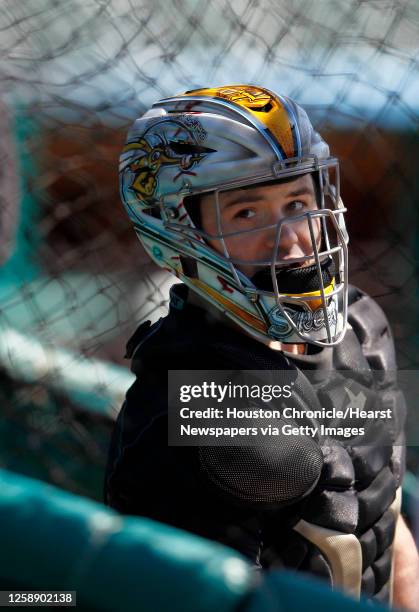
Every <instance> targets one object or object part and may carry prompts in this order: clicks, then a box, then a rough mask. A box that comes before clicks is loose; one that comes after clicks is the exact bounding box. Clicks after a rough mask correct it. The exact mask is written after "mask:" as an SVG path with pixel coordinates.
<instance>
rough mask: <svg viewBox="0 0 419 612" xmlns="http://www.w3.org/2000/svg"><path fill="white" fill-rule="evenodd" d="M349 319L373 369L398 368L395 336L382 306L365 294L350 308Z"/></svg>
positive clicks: (388, 369)
mask: <svg viewBox="0 0 419 612" xmlns="http://www.w3.org/2000/svg"><path fill="white" fill-rule="evenodd" d="M348 321H349V323H350V324H351V326H352V328H353V330H354V331H355V333H356V335H357V337H358V338H359V340H360V342H361V344H362V347H363V351H364V354H365V357H366V358H367V360H368V363H369V364H370V366H371V368H372V369H373V370H387V371H390V372H391V371H393V372H395V370H396V356H395V350H394V343H393V338H392V335H391V330H390V327H389V324H388V321H387V318H386V316H385V314H384V312H383V311H382V309H381V308H380V306H379V305H378V304H377V302H375V301H374V300H373V299H371V298H370V297H368V296H367V295H365V294H364V295H363V296H362V297H361V299H359V300H357V301H356V302H354V303H353V304H352V306H351V307H350V308H349V309H348Z"/></svg>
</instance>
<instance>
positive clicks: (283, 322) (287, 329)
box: [269, 300, 338, 339]
mask: <svg viewBox="0 0 419 612" xmlns="http://www.w3.org/2000/svg"><path fill="white" fill-rule="evenodd" d="M283 308H284V311H285V312H286V313H287V315H288V316H289V317H290V319H291V320H292V322H293V323H294V325H295V328H296V329H297V331H298V332H299V333H302V334H309V333H312V332H319V331H322V330H323V329H324V328H325V322H324V311H323V308H322V307H320V308H317V309H316V310H314V311H312V310H310V309H307V310H295V309H294V308H289V307H287V306H284V307H283ZM326 310H327V319H328V323H329V326H330V329H334V328H335V327H336V325H337V319H338V316H337V304H336V301H335V300H331V301H330V304H329V305H328V306H327V307H326ZM269 319H270V320H271V322H272V325H271V327H270V328H269V335H271V336H274V337H275V338H278V339H285V338H287V337H288V336H290V334H292V332H293V331H294V329H293V326H292V325H291V323H290V322H289V321H288V320H287V319H286V318H285V317H284V315H283V314H282V311H281V309H280V308H279V306H275V307H274V308H272V310H271V311H270V313H269Z"/></svg>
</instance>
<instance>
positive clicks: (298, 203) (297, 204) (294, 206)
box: [286, 200, 307, 213]
mask: <svg viewBox="0 0 419 612" xmlns="http://www.w3.org/2000/svg"><path fill="white" fill-rule="evenodd" d="M305 208H307V204H306V202H303V201H302V200H292V202H288V204H287V206H286V209H287V211H288V212H290V213H299V212H302V211H303V210H304V209H305Z"/></svg>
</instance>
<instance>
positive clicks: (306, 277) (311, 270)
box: [252, 258, 336, 293]
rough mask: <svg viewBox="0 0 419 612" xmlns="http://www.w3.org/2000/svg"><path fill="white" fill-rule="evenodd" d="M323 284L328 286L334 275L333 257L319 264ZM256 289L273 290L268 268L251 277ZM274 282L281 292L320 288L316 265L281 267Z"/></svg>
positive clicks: (303, 291) (299, 291) (298, 291)
mask: <svg viewBox="0 0 419 612" xmlns="http://www.w3.org/2000/svg"><path fill="white" fill-rule="evenodd" d="M320 269H321V273H322V280H323V286H324V287H328V286H329V285H330V284H331V283H332V281H333V278H334V277H335V273H336V272H335V264H334V263H333V259H331V258H330V259H327V260H326V261H324V262H322V263H321V264H320ZM252 281H253V283H254V285H255V287H257V288H258V289H262V290H263V291H273V283H272V274H271V269H270V268H263V270H260V271H259V272H256V274H255V275H254V276H253V277H252ZM276 282H277V283H278V290H279V291H280V292H281V293H307V292H308V291H318V290H319V289H320V276H319V274H318V271H317V265H316V264H313V265H311V266H299V267H296V268H285V269H284V268H282V269H279V270H278V271H277V272H276Z"/></svg>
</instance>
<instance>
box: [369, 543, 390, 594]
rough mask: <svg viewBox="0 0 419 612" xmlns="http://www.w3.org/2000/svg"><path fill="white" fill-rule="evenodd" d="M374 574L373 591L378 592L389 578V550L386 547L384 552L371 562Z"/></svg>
mask: <svg viewBox="0 0 419 612" xmlns="http://www.w3.org/2000/svg"><path fill="white" fill-rule="evenodd" d="M372 569H373V572H374V576H375V591H376V592H378V591H379V590H380V589H381V588H382V587H383V586H384V585H385V584H386V582H387V581H388V580H389V578H390V573H391V550H390V549H389V548H388V549H387V550H386V552H385V553H384V554H382V555H381V557H379V559H377V560H376V561H374V563H373V564H372Z"/></svg>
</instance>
